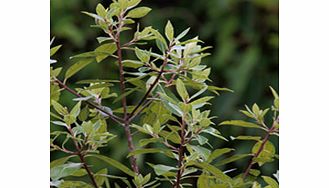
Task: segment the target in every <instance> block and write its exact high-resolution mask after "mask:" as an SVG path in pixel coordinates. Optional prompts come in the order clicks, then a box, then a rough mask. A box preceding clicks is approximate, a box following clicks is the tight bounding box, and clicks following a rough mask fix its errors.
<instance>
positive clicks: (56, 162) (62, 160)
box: [50, 155, 76, 168]
mask: <svg viewBox="0 0 329 188" xmlns="http://www.w3.org/2000/svg"><path fill="white" fill-rule="evenodd" d="M72 157H76V155H69V156H67V157H63V158H59V159H56V160H53V161H51V162H50V168H54V167H55V166H59V165H62V164H64V163H65V162H66V161H68V160H69V159H70V158H72Z"/></svg>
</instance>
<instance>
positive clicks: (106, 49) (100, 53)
mask: <svg viewBox="0 0 329 188" xmlns="http://www.w3.org/2000/svg"><path fill="white" fill-rule="evenodd" d="M116 50H117V46H116V44H114V43H106V44H103V45H101V46H99V47H97V48H96V49H95V54H96V62H97V63H99V62H101V61H102V60H104V59H105V58H107V57H108V56H109V55H112V54H113V53H114V52H115V51H116Z"/></svg>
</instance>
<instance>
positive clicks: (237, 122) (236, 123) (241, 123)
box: [219, 120, 261, 129]
mask: <svg viewBox="0 0 329 188" xmlns="http://www.w3.org/2000/svg"><path fill="white" fill-rule="evenodd" d="M219 125H234V126H239V127H247V128H258V129H260V128H261V127H260V126H259V125H257V124H254V123H250V122H246V121H242V120H230V121H224V122H222V123H220V124H219Z"/></svg>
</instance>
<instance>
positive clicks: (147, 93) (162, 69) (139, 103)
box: [130, 44, 172, 119]
mask: <svg viewBox="0 0 329 188" xmlns="http://www.w3.org/2000/svg"><path fill="white" fill-rule="evenodd" d="M171 48H172V44H170V45H169V48H168V50H167V52H166V53H165V57H164V60H163V64H162V67H161V70H160V72H159V74H158V76H157V77H156V79H155V80H154V82H153V83H152V84H151V86H150V87H149V89H148V90H147V91H146V93H145V95H144V96H143V98H142V99H141V100H140V101H139V102H138V104H137V106H135V108H134V109H133V111H132V112H131V113H130V117H133V116H134V113H135V112H136V110H137V109H138V108H139V107H140V106H141V105H142V104H143V103H144V101H145V100H146V99H147V97H148V96H149V94H150V93H151V91H152V90H153V88H154V87H155V86H156V85H157V83H158V82H159V80H160V78H161V75H162V73H164V71H165V70H164V68H165V66H166V65H167V63H168V58H169V52H170V51H171ZM130 119H131V118H130Z"/></svg>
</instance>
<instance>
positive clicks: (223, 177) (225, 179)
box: [188, 161, 232, 182]
mask: <svg viewBox="0 0 329 188" xmlns="http://www.w3.org/2000/svg"><path fill="white" fill-rule="evenodd" d="M188 165H189V166H190V165H195V166H197V167H199V168H202V169H203V170H206V171H208V172H210V173H212V174H213V175H214V176H216V177H217V178H219V180H221V181H223V182H231V181H232V179H231V178H230V177H229V176H227V175H226V174H224V172H222V171H221V170H219V169H218V168H216V167H215V166H213V165H211V164H208V163H205V162H195V161H191V162H189V164H188Z"/></svg>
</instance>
